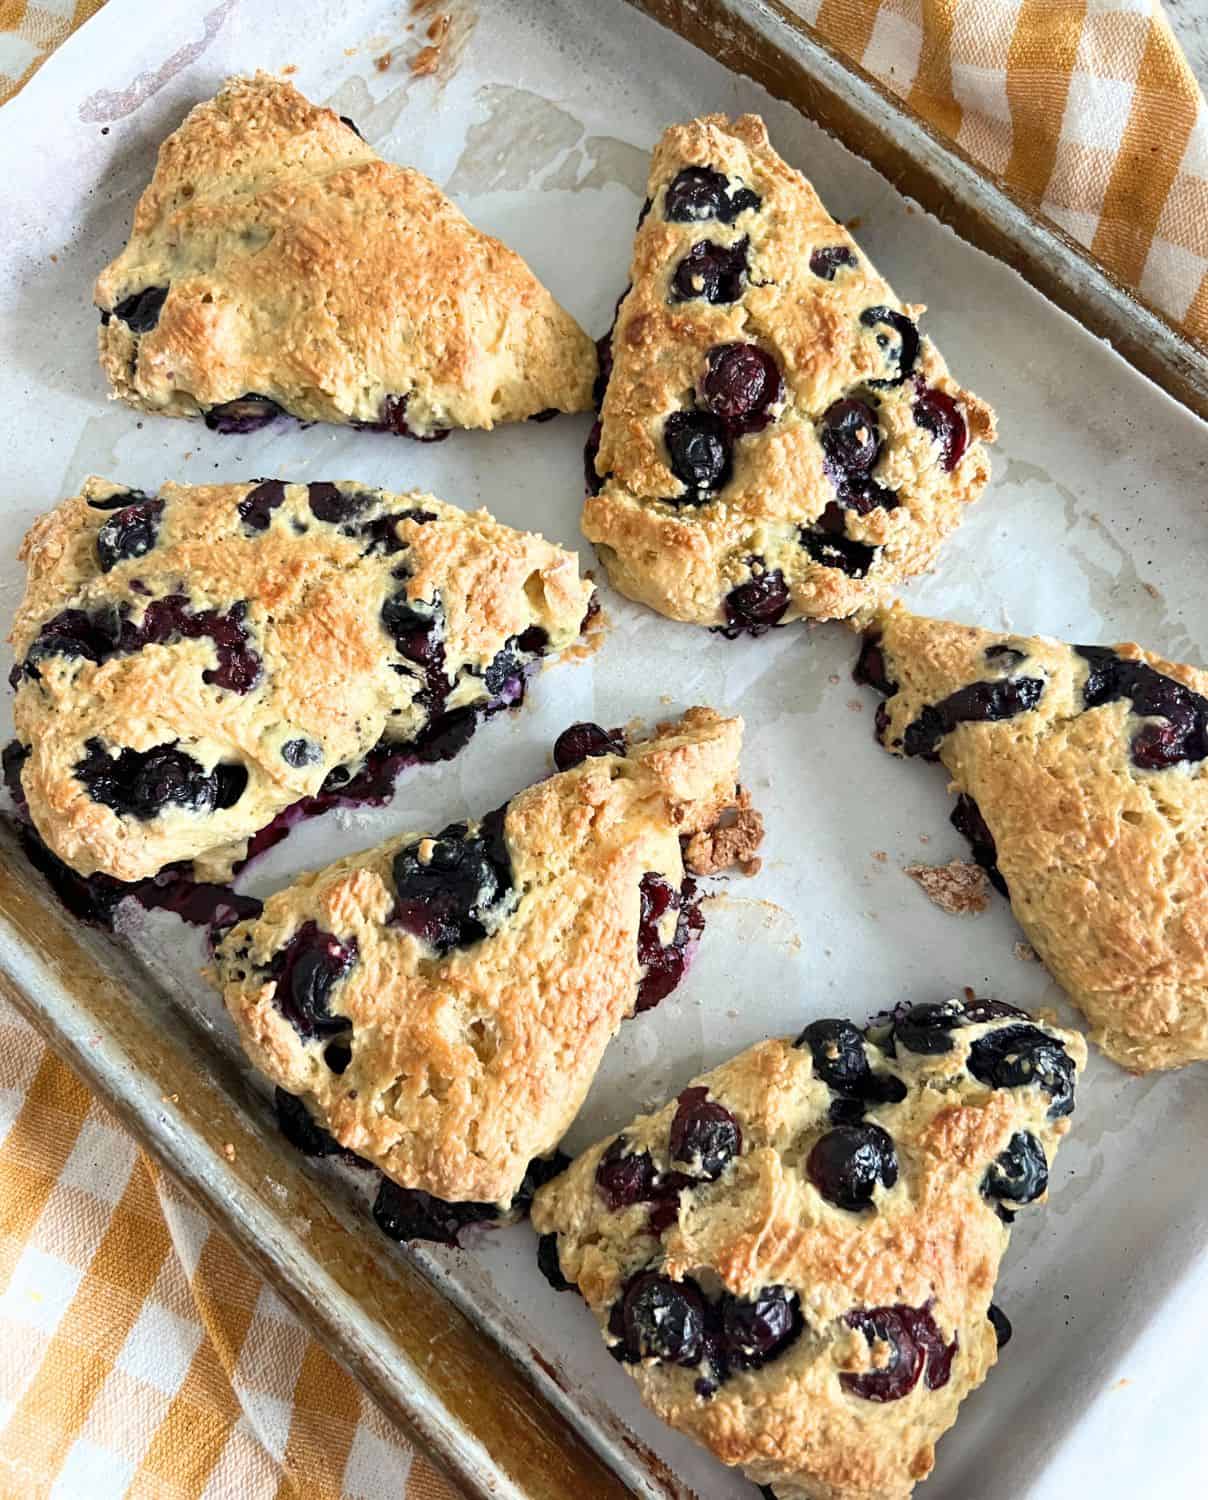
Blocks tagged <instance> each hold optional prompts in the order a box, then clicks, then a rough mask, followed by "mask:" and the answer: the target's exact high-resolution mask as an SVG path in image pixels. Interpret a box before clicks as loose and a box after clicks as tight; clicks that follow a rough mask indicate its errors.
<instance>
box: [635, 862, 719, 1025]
mask: <svg viewBox="0 0 1208 1500" xmlns="http://www.w3.org/2000/svg"><path fill="white" fill-rule="evenodd" d="M695 890H696V888H695V886H694V885H693V883H692V881H691V880H685V881H684V884H683V887H682V889H681V890H680V891H676V890H675V889H674V887H673V886H671V885H669V884H668V882H667V881H666V880H664V879H663V877H662V876H661V875H656V874H654V873H653V871H652V872H650V873H648V874H646V875H643V876H642V883H641V914H640V919H639V924H638V963H639V964H640V965H641V968H642V979H641V983H640V984H639V986H638V999H637V1005H636V1007H635V1009H636V1010H637V1011H639V1012H641V1011H644V1010H650V1009H652V1008H653V1007H654V1006H656V1005H657V1004H658V1003H659V1001H660V1000H663V999H665V998H666V996H668V995H669V994H670V993H671V991H672V990H673V989H674V988H675V987H676V985H677V984H679V982H680V980H681V979H682V978H683V977H684V971H685V969H687V967H688V960H689V958H690V956H691V951H692V946H693V943H694V941H695V939H696V938H697V937H699V935H700V933H701V931H702V929H703V928H704V925H705V919H704V917H703V915H702V914H701V909H700V903H699V901H698V900H697V899H696V898H695ZM669 911H677V912H678V913H679V915H678V917H677V918H676V923H675V932H674V934H673V935H672V938H671V940H670V942H667V943H664V942H663V940H662V937H661V936H660V932H659V929H660V927H661V925H662V922H663V918H664V917H665V916H666V915H667V913H668V912H669Z"/></svg>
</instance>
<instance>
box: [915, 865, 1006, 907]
mask: <svg viewBox="0 0 1208 1500" xmlns="http://www.w3.org/2000/svg"><path fill="white" fill-rule="evenodd" d="M904 869H905V872H906V874H907V875H909V876H910V878H911V880H913V881H914V883H915V884H916V885H917V886H918V887H919V889H920V890H921V891H922V892H923V894H924V895H925V896H926V897H927V899H928V901H930V902H931V904H932V905H933V906H938V907H939V909H940V910H941V911H946V912H950V913H951V914H952V915H954V916H976V915H977V914H978V913H979V912H983V911H985V909H986V907H987V906H988V905H989V903H990V882H989V881H988V880H987V878H986V872H985V871H984V870H983V869H982V867H981V866H980V865H975V864H970V863H968V862H967V861H965V860H962V859H954V860H953V861H952V862H951V863H950V864H946V865H906V866H904Z"/></svg>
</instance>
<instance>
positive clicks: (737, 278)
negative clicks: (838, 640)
mask: <svg viewBox="0 0 1208 1500" xmlns="http://www.w3.org/2000/svg"><path fill="white" fill-rule="evenodd" d="M647 192H648V203H647V207H646V209H645V210H644V213H643V217H642V219H641V221H640V222H639V225H638V232H637V240H636V244H635V247H634V254H633V263H632V266H631V269H630V283H631V285H630V287H629V289H628V291H627V293H626V294H625V296H624V297H623V298H622V300H621V302H620V304H619V306H618V310H617V315H616V319H615V322H614V324H613V328H612V331H611V334H610V336H609V337H607V338H606V339H605V340H604V341H602V344H601V372H600V380H599V383H598V385H597V404H598V405H599V406H600V420H599V422H598V423H597V425H596V428H595V429H594V431H593V433H592V436H591V438H590V440H589V443H588V451H587V462H586V469H587V484H588V491H589V494H588V498H587V502H586V507H585V509H584V512H583V530H584V532H585V533H586V535H587V537H588V538H589V540H591V541H592V542H594V543H595V544H596V547H597V550H598V552H599V554H600V557H601V560H602V561H603V562H604V564H605V566H606V567H607V569H608V574H609V577H610V578H611V580H612V582H613V584H614V585H615V586H616V587H617V588H618V589H620V591H621V592H622V593H623V594H627V595H628V596H629V597H630V598H631V599H636V600H638V601H639V602H640V603H643V604H647V605H649V606H650V607H651V608H653V609H656V610H658V611H660V612H661V613H662V614H665V615H668V616H670V617H671V618H672V619H675V620H687V621H691V622H692V623H695V624H700V625H714V626H720V627H722V628H724V629H726V630H727V631H730V632H734V633H737V632H741V631H747V632H753V633H755V634H760V633H762V632H763V631H764V630H766V629H768V628H769V627H770V626H771V625H773V624H776V623H778V622H780V621H785V620H792V619H797V618H798V617H805V618H807V619H820V620H830V619H842V618H846V617H847V616H849V615H852V614H854V613H856V612H857V611H858V610H859V609H861V608H863V607H864V606H866V605H867V604H869V603H870V602H875V601H877V600H878V599H881V598H883V597H884V596H885V595H886V594H887V592H888V591H889V589H890V588H891V587H892V586H893V585H894V584H896V583H897V582H899V581H900V580H902V579H904V578H908V577H910V576H911V575H912V574H915V573H919V572H921V571H922V570H924V569H925V568H927V567H929V566H930V565H931V562H932V560H933V558H934V556H935V554H936V551H937V549H938V547H939V545H940V543H941V541H942V540H943V538H944V537H945V536H946V535H947V533H948V532H950V531H952V530H953V528H954V527H956V526H957V525H958V524H959V522H960V520H961V516H962V513H963V511H964V507H965V506H966V505H967V504H968V503H969V502H970V501H972V500H975V499H976V498H977V496H978V494H979V493H980V492H981V489H982V487H983V486H984V485H985V483H986V480H987V478H988V477H989V463H988V460H987V457H986V452H985V449H984V448H983V447H982V443H983V442H989V441H991V440H992V439H993V437H994V418H993V414H992V413H991V411H990V409H989V408H988V407H987V406H986V405H985V404H984V403H983V402H982V401H979V400H978V398H977V397H976V396H974V395H972V394H971V393H970V392H969V391H966V390H963V389H962V388H961V387H960V386H959V385H958V384H957V382H956V381H955V380H954V379H953V378H952V377H951V376H950V375H949V373H948V369H947V366H946V365H945V364H944V361H943V359H942V358H941V357H940V354H939V351H938V350H937V349H936V348H935V346H934V345H933V344H932V343H931V341H930V340H929V339H927V338H925V337H923V336H922V335H921V334H920V333H919V330H918V326H917V323H918V318H919V315H920V314H921V313H922V312H923V310H924V309H923V308H922V307H918V306H915V307H911V306H906V305H904V304H902V303H900V302H899V301H898V300H897V298H896V297H895V296H894V294H893V292H892V291H891V290H890V289H889V287H888V286H887V285H886V283H885V282H884V281H883V280H882V279H881V278H880V277H879V276H878V275H877V273H876V272H875V271H874V270H873V268H872V266H871V265H870V264H869V262H868V259H867V258H866V256H865V255H864V254H863V252H862V251H860V250H859V249H858V247H857V246H856V243H855V241H854V240H853V239H852V237H851V236H850V235H849V234H848V233H847V231H846V230H845V229H844V228H843V227H842V225H840V224H838V223H836V222H835V220H834V219H832V218H831V217H830V215H829V214H828V213H827V212H826V210H825V208H823V206H822V203H821V202H820V200H819V198H818V195H817V193H815V191H814V189H813V188H812V187H811V186H810V184H809V182H807V181H806V179H805V178H804V177H803V176H801V174H800V173H799V172H795V171H794V170H793V169H792V168H791V167H789V166H788V164H787V163H786V162H784V161H782V160H781V158H780V157H779V156H778V155H777V154H776V152H775V151H774V150H773V149H772V148H771V146H770V145H769V144H768V136H767V131H766V129H765V127H764V124H763V121H762V120H760V119H759V118H758V117H757V116H755V115H743V116H742V117H741V118H739V119H736V120H734V121H732V122H731V121H730V120H727V119H726V118H725V117H724V116H723V115H708V116H706V117H705V118H703V119H699V120H693V121H692V122H691V123H690V124H687V125H677V126H673V127H672V128H671V129H669V130H668V131H667V132H666V134H665V135H664V136H663V139H662V141H661V142H660V144H659V146H658V148H657V149H656V151H655V153H654V160H653V164H652V166H651V170H650V179H649V185H648V188H647Z"/></svg>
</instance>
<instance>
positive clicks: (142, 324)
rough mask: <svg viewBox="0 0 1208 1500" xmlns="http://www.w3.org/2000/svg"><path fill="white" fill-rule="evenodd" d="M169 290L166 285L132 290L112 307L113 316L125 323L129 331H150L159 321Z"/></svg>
mask: <svg viewBox="0 0 1208 1500" xmlns="http://www.w3.org/2000/svg"><path fill="white" fill-rule="evenodd" d="M169 290H170V288H169V287H166V286H149V287H144V288H143V290H142V291H141V292H133V293H132V294H131V295H130V296H129V297H123V298H122V300H121V301H120V302H119V303H118V304H117V306H116V307H115V308H114V309H113V316H114V317H115V318H119V319H120V320H121V321H122V322H123V323H125V325H126V327H127V328H128V329H129V330H130V332H131V333H150V332H151V330H152V329H153V328H154V327H155V325H156V324H157V323H158V322H159V314H160V311H161V309H162V308H163V305H164V303H165V302H166V301H167V300H168V292H169Z"/></svg>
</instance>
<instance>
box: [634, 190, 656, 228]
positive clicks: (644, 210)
mask: <svg viewBox="0 0 1208 1500" xmlns="http://www.w3.org/2000/svg"><path fill="white" fill-rule="evenodd" d="M653 207H654V204H653V203H652V202H651V201H650V199H649V198H644V199H643V200H642V206H641V208H639V209H638V222H637V227H638V228H639V229H641V227H642V225H643V224H644V223H645V222H646V215H647V214H648V213H649V212H650V210H651V209H652V208H653Z"/></svg>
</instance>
